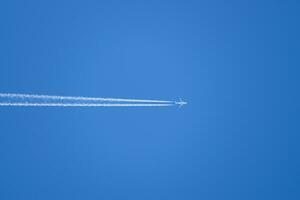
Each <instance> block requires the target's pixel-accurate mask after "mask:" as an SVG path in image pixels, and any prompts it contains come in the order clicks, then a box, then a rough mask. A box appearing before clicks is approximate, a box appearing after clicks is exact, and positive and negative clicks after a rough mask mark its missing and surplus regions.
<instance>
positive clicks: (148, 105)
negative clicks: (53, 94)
mask: <svg viewBox="0 0 300 200" xmlns="http://www.w3.org/2000/svg"><path fill="white" fill-rule="evenodd" d="M174 105H176V104H158V103H156V104H151V103H9V102H3V103H0V106H9V107H165V106H174Z"/></svg>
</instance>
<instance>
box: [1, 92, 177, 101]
mask: <svg viewBox="0 0 300 200" xmlns="http://www.w3.org/2000/svg"><path fill="white" fill-rule="evenodd" d="M1 97H2V98H22V99H25V98H30V99H47V100H73V101H106V102H136V103H174V102H173V101H162V100H146V99H120V98H99V97H98V98H96V97H81V96H78V97H74V96H54V95H37V94H14V93H0V98H1Z"/></svg>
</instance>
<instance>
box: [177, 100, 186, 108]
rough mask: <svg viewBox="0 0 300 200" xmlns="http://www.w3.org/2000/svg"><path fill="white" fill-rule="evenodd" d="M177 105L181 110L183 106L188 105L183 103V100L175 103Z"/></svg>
mask: <svg viewBox="0 0 300 200" xmlns="http://www.w3.org/2000/svg"><path fill="white" fill-rule="evenodd" d="M175 104H176V105H178V106H179V108H181V107H182V106H184V105H186V104H187V102H185V101H182V99H179V101H175Z"/></svg>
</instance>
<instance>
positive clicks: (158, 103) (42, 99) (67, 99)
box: [0, 93, 187, 107]
mask: <svg viewBox="0 0 300 200" xmlns="http://www.w3.org/2000/svg"><path fill="white" fill-rule="evenodd" d="M185 104H187V103H186V102H184V101H182V100H180V101H165V100H147V99H121V98H102V97H101V98H99V97H82V96H54V95H37V94H16V93H0V106H18V107H22V106H23V107H166V106H175V105H178V106H179V107H181V106H183V105H185Z"/></svg>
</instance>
